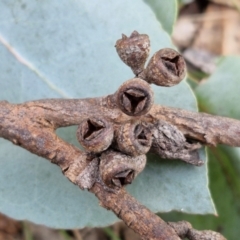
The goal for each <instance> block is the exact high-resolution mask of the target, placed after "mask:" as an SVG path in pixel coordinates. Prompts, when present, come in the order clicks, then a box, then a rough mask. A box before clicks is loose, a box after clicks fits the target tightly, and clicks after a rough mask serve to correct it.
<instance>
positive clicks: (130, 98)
mask: <svg viewBox="0 0 240 240" xmlns="http://www.w3.org/2000/svg"><path fill="white" fill-rule="evenodd" d="M115 97H116V103H117V104H118V107H119V108H120V109H121V110H122V111H123V112H124V113H125V114H127V115H130V116H141V115H143V114H145V113H147V112H148V111H149V110H150V109H151V107H152V105H153V91H152V89H151V87H150V85H149V84H148V83H146V82H145V81H144V80H142V79H140V78H133V79H130V80H128V81H126V82H125V83H123V84H122V86H120V88H119V89H118V91H117V92H116V93H115Z"/></svg>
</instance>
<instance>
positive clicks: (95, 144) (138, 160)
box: [0, 31, 240, 240]
mask: <svg viewBox="0 0 240 240" xmlns="http://www.w3.org/2000/svg"><path fill="white" fill-rule="evenodd" d="M116 48H117V51H118V53H119V55H120V57H121V58H122V60H123V61H124V62H125V63H127V64H128V65H129V66H130V67H131V68H132V70H133V72H134V73H135V75H136V77H135V78H133V79H131V80H128V81H126V82H125V83H123V84H122V86H120V87H119V89H118V90H117V91H116V92H115V93H114V94H111V95H108V96H106V97H99V98H91V99H90V98H89V99H47V100H38V101H31V102H26V103H22V104H11V103H8V102H7V101H1V102H0V137H2V138H5V139H7V140H9V141H11V142H12V143H14V144H15V145H18V146H20V147H23V148H25V149H27V150H28V151H30V152H32V153H34V154H36V155H39V156H41V157H44V158H46V159H48V160H50V161H51V162H52V163H54V164H57V165H58V166H59V167H60V168H61V170H62V172H63V174H64V175H65V176H66V177H67V178H68V179H69V180H70V181H71V182H73V183H74V184H76V185H78V186H79V187H80V188H81V189H88V190H89V191H91V192H92V193H94V194H95V195H96V197H97V198H98V199H99V202H100V205H101V206H102V207H104V208H106V209H108V210H111V211H113V212H114V213H115V214H116V215H117V216H118V217H119V218H121V219H122V220H123V221H124V222H125V223H126V224H127V225H128V226H129V227H130V228H132V229H133V230H134V231H135V232H137V233H138V234H140V236H141V237H142V238H143V239H156V240H157V239H160V240H169V239H171V240H177V239H180V238H183V237H188V238H189V239H190V240H200V239H210V240H223V239H225V238H224V237H222V236H221V235H220V234H217V233H214V232H212V231H197V230H194V229H192V228H191V226H190V225H189V224H188V223H185V222H184V223H183V222H180V223H166V222H164V221H163V220H162V219H161V218H159V217H158V216H157V215H155V214H154V213H152V212H151V211H150V210H148V209H147V208H146V207H144V206H142V205H141V204H140V203H138V202H137V201H136V200H135V199H134V198H133V197H132V196H130V195H129V194H128V193H127V192H126V190H125V189H124V186H125V185H127V184H130V183H131V182H132V181H133V180H134V179H135V177H136V176H137V175H138V174H139V173H140V172H141V171H142V170H143V169H144V167H145V164H146V155H145V154H146V153H147V152H149V151H153V152H155V153H157V154H158V155H160V156H161V157H163V158H168V159H172V158H175V159H180V160H183V161H185V162H187V163H190V164H193V165H196V166H200V165H202V164H203V162H202V161H201V159H199V155H198V151H197V150H198V149H199V148H200V147H201V146H202V144H206V145H214V146H215V145H216V144H218V143H220V144H228V145H231V146H240V141H239V140H240V134H239V133H240V121H237V120H233V119H229V118H224V117H217V116H212V115H209V114H203V113H196V112H190V111H186V110H181V109H176V108H170V107H163V106H160V105H155V104H154V103H153V91H152V90H151V87H150V85H149V83H155V84H157V85H161V86H172V85H175V84H177V83H179V82H180V81H181V80H182V79H183V78H184V75H185V72H186V67H185V62H184V60H183V58H182V56H181V55H179V54H178V53H177V52H176V51H174V50H171V49H166V50H164V49H163V50H160V51H159V52H157V53H156V54H155V55H154V56H153V57H152V59H151V60H150V61H149V64H148V66H147V67H146V69H145V68H144V64H145V61H146V59H147V57H148V53H149V39H148V36H147V35H144V34H142V35H141V34H138V33H137V32H136V31H134V32H133V34H132V35H131V36H130V37H129V38H127V37H126V36H125V35H123V38H122V39H121V40H118V41H117V43H116ZM72 125H78V130H77V139H78V141H79V142H80V144H81V145H82V146H83V147H84V149H85V151H81V150H80V149H79V148H77V147H75V146H73V145H71V144H69V143H67V142H65V141H64V140H62V139H61V138H59V137H58V136H57V135H56V133H55V131H56V129H57V128H60V127H66V126H72Z"/></svg>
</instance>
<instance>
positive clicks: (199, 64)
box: [0, 0, 240, 240]
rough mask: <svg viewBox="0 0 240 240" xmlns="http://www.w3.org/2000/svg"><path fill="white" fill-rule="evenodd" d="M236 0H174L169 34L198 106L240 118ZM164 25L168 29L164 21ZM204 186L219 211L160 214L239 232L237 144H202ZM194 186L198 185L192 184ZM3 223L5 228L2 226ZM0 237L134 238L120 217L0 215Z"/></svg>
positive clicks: (233, 234) (230, 234) (233, 239)
mask: <svg viewBox="0 0 240 240" xmlns="http://www.w3.org/2000/svg"><path fill="white" fill-rule="evenodd" d="M239 9H240V1H239V0H232V1H225V0H212V1H207V0H202V1H201V0H195V1H193V0H179V13H178V17H177V20H176V24H175V28H174V29H173V33H172V39H173V42H174V44H175V45H176V46H177V47H178V49H179V51H181V52H182V54H183V56H184V57H185V59H186V62H187V64H188V72H189V74H188V82H189V84H190V86H191V87H192V89H193V91H194V92H195V93H196V97H197V100H198V104H199V110H200V111H202V112H207V113H211V114H216V115H220V116H227V117H230V118H236V119H239V120H240V110H239V102H240V31H239V28H240V12H239ZM165 27H166V28H168V31H171V28H170V27H169V26H165ZM207 153H208V157H209V161H208V167H209V187H210V191H211V193H212V197H213V200H214V203H215V205H216V208H217V212H218V216H213V215H190V214H185V213H179V212H170V213H164V214H159V215H160V216H161V217H162V218H163V219H164V220H166V221H180V220H187V221H189V222H190V223H191V224H192V225H193V226H194V228H196V229H212V230H214V231H218V232H220V233H222V234H223V235H224V236H225V237H226V238H227V239H228V240H237V239H239V236H240V225H239V223H240V149H239V148H231V147H226V146H218V147H216V148H208V149H207ZM196 187H197V186H196ZM3 229H4V230H3ZM0 230H1V231H0V232H1V234H0V239H4V240H7V239H26V240H31V239H49V240H54V239H77V240H81V239H84V240H85V239H88V240H94V239H103V240H104V239H113V240H117V239H118V240H120V239H126V240H128V239H132V240H137V239H139V238H138V236H136V235H135V234H134V233H133V232H132V231H131V230H129V229H128V228H126V227H125V226H124V224H123V223H117V224H115V225H114V226H111V227H107V228H103V229H99V228H94V229H90V228H85V229H82V230H71V231H62V230H60V231H58V230H52V229H48V228H46V227H42V226H37V225H34V224H32V223H28V222H16V221H13V220H11V219H8V218H6V217H5V216H1V218H0Z"/></svg>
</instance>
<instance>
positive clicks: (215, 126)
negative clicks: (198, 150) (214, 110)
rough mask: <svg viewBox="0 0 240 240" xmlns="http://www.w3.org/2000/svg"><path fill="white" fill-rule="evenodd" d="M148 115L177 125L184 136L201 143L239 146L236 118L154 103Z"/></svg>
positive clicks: (239, 126)
mask: <svg viewBox="0 0 240 240" xmlns="http://www.w3.org/2000/svg"><path fill="white" fill-rule="evenodd" d="M148 117H150V118H151V119H155V120H156V119H159V120H164V121H166V122H168V123H171V124H172V125H175V126H176V127H178V129H179V130H180V131H182V133H183V134H184V135H185V137H186V138H190V139H195V140H197V141H199V142H201V143H203V144H207V145H210V146H216V145H217V144H226V145H230V146H234V147H239V146H240V121H238V120H234V119H230V118H226V117H219V116H213V115H210V114H206V113H198V112H191V111H187V110H183V109H178V108H170V107H163V106H160V105H154V106H153V107H152V109H151V111H150V112H149V114H148Z"/></svg>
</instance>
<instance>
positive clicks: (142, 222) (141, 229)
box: [90, 183, 180, 240]
mask: <svg viewBox="0 0 240 240" xmlns="http://www.w3.org/2000/svg"><path fill="white" fill-rule="evenodd" d="M90 191H91V192H92V193H94V194H95V195H96V196H97V198H98V199H99V201H100V205H101V206H102V207H104V208H106V209H108V210H111V211H113V212H114V213H115V214H116V215H117V216H118V217H119V218H121V219H122V220H123V221H124V222H125V223H126V225H127V226H128V227H130V228H131V229H133V230H134V231H135V232H137V233H139V235H140V236H141V237H142V239H144V240H150V239H151V240H180V238H179V237H178V236H177V234H176V232H175V231H174V230H173V229H172V228H171V227H170V226H168V224H167V223H166V222H164V221H163V220H162V219H161V218H160V217H158V216H157V215H155V214H154V213H152V212H151V211H150V210H149V209H147V208H146V207H144V206H143V205H141V204H140V203H138V202H137V201H136V200H135V199H134V198H133V197H132V196H130V195H129V194H128V193H127V192H126V191H125V190H124V189H123V188H121V189H120V190H119V191H116V192H109V191H106V190H104V188H103V186H102V185H101V184H99V183H96V184H95V185H94V186H93V187H92V188H91V190H90Z"/></svg>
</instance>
